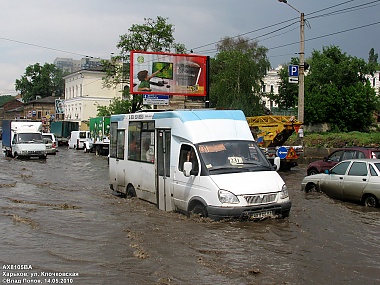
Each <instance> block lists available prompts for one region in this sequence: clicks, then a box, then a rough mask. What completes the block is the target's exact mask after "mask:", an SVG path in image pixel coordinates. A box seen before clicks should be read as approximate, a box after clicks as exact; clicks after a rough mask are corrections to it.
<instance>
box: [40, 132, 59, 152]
mask: <svg viewBox="0 0 380 285" xmlns="http://www.w3.org/2000/svg"><path fill="white" fill-rule="evenodd" d="M42 138H43V139H49V140H51V142H52V150H51V153H49V151H48V154H56V153H57V152H58V147H57V146H58V144H57V140H56V138H55V135H54V134H53V133H42Z"/></svg>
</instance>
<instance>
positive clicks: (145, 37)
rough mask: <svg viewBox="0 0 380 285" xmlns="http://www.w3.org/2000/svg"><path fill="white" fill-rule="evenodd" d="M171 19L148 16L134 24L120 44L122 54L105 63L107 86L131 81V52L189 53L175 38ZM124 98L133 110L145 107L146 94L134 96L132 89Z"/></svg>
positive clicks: (123, 36) (118, 46)
mask: <svg viewBox="0 0 380 285" xmlns="http://www.w3.org/2000/svg"><path fill="white" fill-rule="evenodd" d="M167 20H168V19H167V18H163V17H160V16H158V17H157V18H156V19H155V20H153V19H151V18H144V21H145V24H143V25H138V24H133V25H132V26H131V27H130V28H129V29H128V33H126V34H124V35H121V36H120V40H119V42H118V44H117V45H116V47H117V48H118V49H119V50H120V52H119V55H117V56H113V57H112V58H111V60H110V61H108V62H103V65H104V67H105V71H106V73H107V75H106V77H105V78H104V85H105V86H106V87H111V86H117V85H118V84H120V83H124V84H127V83H129V72H130V65H129V63H130V55H129V53H130V51H132V50H138V51H153V52H160V51H170V50H174V52H175V53H185V51H186V48H185V46H184V45H183V44H180V43H176V42H175V41H174V36H173V33H174V26H173V25H172V24H169V23H167ZM128 91H129V90H128ZM123 95H124V98H125V99H127V100H131V102H130V103H131V110H130V111H131V112H135V111H137V110H139V109H141V108H142V106H143V104H142V96H141V95H134V96H132V97H133V98H132V99H129V98H130V94H129V92H128V93H126V92H123Z"/></svg>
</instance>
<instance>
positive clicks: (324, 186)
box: [301, 159, 380, 207]
mask: <svg viewBox="0 0 380 285" xmlns="http://www.w3.org/2000/svg"><path fill="white" fill-rule="evenodd" d="M301 189H302V190H303V191H305V192H311V191H320V192H323V193H325V194H326V195H328V196H329V197H331V198H334V199H339V200H344V201H352V202H357V203H361V204H364V205H365V206H368V207H378V206H379V201H380V159H350V160H344V161H342V162H340V163H339V164H337V165H335V166H334V167H333V168H331V169H330V170H326V173H320V174H316V175H311V176H306V177H304V179H303V180H302V183H301Z"/></svg>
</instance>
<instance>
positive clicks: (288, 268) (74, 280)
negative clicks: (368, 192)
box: [0, 147, 380, 285]
mask: <svg viewBox="0 0 380 285" xmlns="http://www.w3.org/2000/svg"><path fill="white" fill-rule="evenodd" d="M305 169H306V166H305V165H300V166H298V167H296V168H293V169H292V170H290V171H288V172H280V175H281V176H282V177H283V179H284V180H285V182H286V183H287V185H288V189H289V194H290V197H291V200H292V202H293V206H292V210H291V212H290V216H289V218H287V219H283V220H281V219H280V220H274V219H273V220H271V219H267V220H263V221H260V222H238V221H228V222H211V221H209V220H207V219H195V218H194V219H188V218H187V217H186V216H184V215H182V214H178V213H166V212H163V211H160V210H158V209H157V208H156V207H155V206H154V205H151V204H149V203H147V202H144V201H141V200H138V199H136V198H133V199H124V198H121V197H118V196H116V195H114V194H113V193H112V192H111V191H110V189H109V184H108V165H107V159H106V157H102V156H95V155H94V154H89V153H83V152H82V151H75V150H71V149H70V150H68V149H66V148H63V147H61V148H60V151H59V152H58V154H57V155H55V156H49V157H48V158H47V160H46V161H39V160H27V161H22V160H15V159H10V158H5V157H4V156H0V197H1V198H0V237H1V243H0V266H1V279H0V280H1V281H0V284H84V285H87V284H91V285H96V284H128V285H129V284H131V285H134V284H139V285H140V284H141V285H145V284H147V285H148V284H149V285H150V284H163V285H164V284H165V285H166V284H170V285H177V284H186V285H187V284H191V285H192V284H194V285H200V284H215V285H221V284H226V285H234V284H236V285H238V284H239V285H253V284H318V285H321V284H334V285H337V284H361V285H367V284H380V210H379V209H366V208H364V207H362V206H360V205H355V204H350V203H344V202H339V201H336V200H332V199H330V198H328V197H326V196H324V195H323V194H320V193H307V194H306V193H303V192H301V191H300V181H301V179H302V178H303V176H304V175H305V173H306V170H305ZM253 183H254V182H253Z"/></svg>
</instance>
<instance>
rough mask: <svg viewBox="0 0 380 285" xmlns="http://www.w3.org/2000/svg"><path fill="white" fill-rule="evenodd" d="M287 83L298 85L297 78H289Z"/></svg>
mask: <svg viewBox="0 0 380 285" xmlns="http://www.w3.org/2000/svg"><path fill="white" fill-rule="evenodd" d="M289 83H298V77H289Z"/></svg>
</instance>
